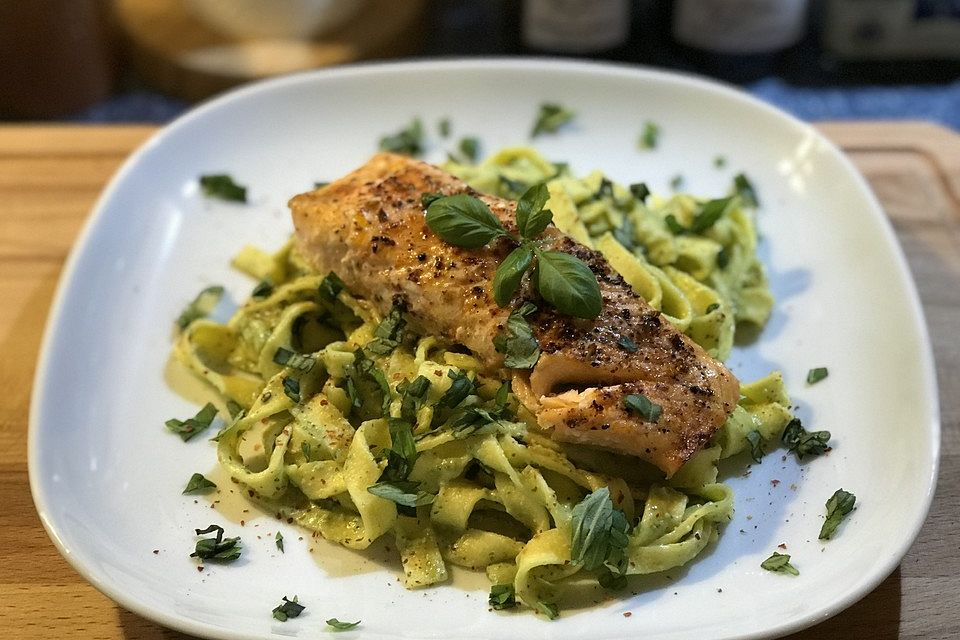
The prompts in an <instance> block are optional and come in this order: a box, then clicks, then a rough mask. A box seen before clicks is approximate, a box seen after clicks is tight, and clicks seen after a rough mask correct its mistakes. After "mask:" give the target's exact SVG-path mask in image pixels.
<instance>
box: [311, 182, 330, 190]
mask: <svg viewBox="0 0 960 640" xmlns="http://www.w3.org/2000/svg"><path fill="white" fill-rule="evenodd" d="M329 184H330V183H329V182H314V183H313V188H314V189H323V188H324V187H326V186H328V185H329Z"/></svg>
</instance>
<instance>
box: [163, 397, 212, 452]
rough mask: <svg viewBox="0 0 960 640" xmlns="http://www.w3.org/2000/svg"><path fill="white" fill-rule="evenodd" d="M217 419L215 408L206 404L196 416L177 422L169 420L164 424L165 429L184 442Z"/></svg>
mask: <svg viewBox="0 0 960 640" xmlns="http://www.w3.org/2000/svg"><path fill="white" fill-rule="evenodd" d="M216 417H217V408H216V407H215V406H213V403H212V402H208V403H207V404H205V405H203V408H202V409H200V411H198V412H197V415H195V416H193V417H192V418H187V419H186V420H177V419H176V418H171V419H170V420H167V421H166V422H165V423H164V424H165V425H167V429H170V431H173V432H174V433H175V434H177V435H178V436H180V439H181V440H183V441H184V442H186V441H187V440H189V439H190V438H192V437H194V436H195V435H197V434H198V433H200V432H201V431H203V430H204V429H206V428H207V427H209V426H210V424H211V423H212V422H213V419H214V418H216Z"/></svg>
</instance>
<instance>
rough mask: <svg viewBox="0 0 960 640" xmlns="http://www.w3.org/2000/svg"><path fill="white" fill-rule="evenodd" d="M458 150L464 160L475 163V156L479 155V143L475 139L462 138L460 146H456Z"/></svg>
mask: <svg viewBox="0 0 960 640" xmlns="http://www.w3.org/2000/svg"><path fill="white" fill-rule="evenodd" d="M457 147H458V148H459V149H460V153H462V154H463V156H464V158H466V159H467V160H469V161H470V162H476V161H477V156H478V155H479V153H480V141H479V140H477V139H476V138H462V139H461V140H460V144H458V145H457Z"/></svg>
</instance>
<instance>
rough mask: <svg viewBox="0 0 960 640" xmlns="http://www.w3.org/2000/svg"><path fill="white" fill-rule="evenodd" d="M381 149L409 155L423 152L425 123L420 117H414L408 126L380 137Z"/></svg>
mask: <svg viewBox="0 0 960 640" xmlns="http://www.w3.org/2000/svg"><path fill="white" fill-rule="evenodd" d="M380 150H381V151H390V152H391V153H400V154H403V155H407V156H419V155H420V154H421V153H423V123H422V122H420V118H414V120H413V122H411V123H410V124H409V125H407V127H406V128H404V129H401V130H400V131H397V132H396V133H394V134H392V135H387V136H384V137H382V138H380Z"/></svg>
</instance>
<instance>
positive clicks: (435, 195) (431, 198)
mask: <svg viewBox="0 0 960 640" xmlns="http://www.w3.org/2000/svg"><path fill="white" fill-rule="evenodd" d="M442 197H443V193H442V192H440V191H427V192H426V193H421V194H420V206H421V207H423V209H424V211H426V210H427V209H428V208H429V207H430V205H431V204H433V203H434V202H436V201H437V200H439V199H440V198H442Z"/></svg>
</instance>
